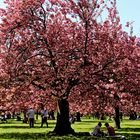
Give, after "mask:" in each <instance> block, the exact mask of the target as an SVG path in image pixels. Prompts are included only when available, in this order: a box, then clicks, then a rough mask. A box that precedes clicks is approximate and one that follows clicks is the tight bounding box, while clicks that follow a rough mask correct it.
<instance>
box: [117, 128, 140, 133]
mask: <svg viewBox="0 0 140 140" xmlns="http://www.w3.org/2000/svg"><path fill="white" fill-rule="evenodd" d="M119 131H120V132H121V131H125V132H140V128H131V127H127V128H121V129H120V130H118V132H119Z"/></svg>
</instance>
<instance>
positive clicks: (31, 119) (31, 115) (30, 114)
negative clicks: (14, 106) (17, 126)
mask: <svg viewBox="0 0 140 140" xmlns="http://www.w3.org/2000/svg"><path fill="white" fill-rule="evenodd" d="M34 115H35V111H34V110H33V108H30V109H29V110H28V112H27V116H28V118H29V125H30V128H32V127H34V122H35V120H34ZM47 115H48V111H47V109H44V110H42V111H41V118H42V120H41V127H43V124H44V123H46V127H48V122H47Z"/></svg>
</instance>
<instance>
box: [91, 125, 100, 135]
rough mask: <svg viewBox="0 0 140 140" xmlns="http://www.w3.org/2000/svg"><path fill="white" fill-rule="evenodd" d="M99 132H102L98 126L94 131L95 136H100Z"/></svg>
mask: <svg viewBox="0 0 140 140" xmlns="http://www.w3.org/2000/svg"><path fill="white" fill-rule="evenodd" d="M99 132H100V126H99V125H97V126H96V127H95V128H94V131H93V133H92V134H93V135H98V134H99Z"/></svg>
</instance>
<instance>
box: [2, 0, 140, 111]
mask: <svg viewBox="0 0 140 140" xmlns="http://www.w3.org/2000/svg"><path fill="white" fill-rule="evenodd" d="M6 4H7V8H6V9H1V10H0V16H1V19H2V22H1V24H0V50H1V55H0V59H1V64H0V65H1V75H0V76H1V95H0V96H1V97H0V98H1V99H2V100H3V101H2V102H1V106H6V108H9V109H16V110H18V109H25V108H27V107H28V106H29V105H31V104H33V106H34V107H36V108H38V107H40V106H41V105H42V104H43V105H46V104H47V107H48V108H49V107H50V108H53V107H54V106H56V103H55V102H54V101H57V100H58V99H67V100H69V102H70V103H71V104H70V105H71V111H78V110H79V111H80V112H83V113H89V112H93V110H94V111H97V110H102V111H103V110H104V111H106V110H108V108H109V107H114V105H115V106H116V105H117V106H121V103H122V104H123V105H125V106H126V108H123V109H124V110H128V108H132V107H134V106H135V107H136V109H137V106H138V105H139V91H140V90H139V78H140V71H139V61H140V59H138V58H139V54H140V53H139V52H140V49H139V46H138V39H137V38H136V37H135V36H129V35H128V34H127V33H126V32H124V31H123V29H122V26H121V24H120V18H119V16H118V13H117V9H116V1H115V0H110V1H109V4H107V3H105V2H104V1H103V0H99V1H95V0H79V1H73V0H65V1H63V0H58V1H55V0H49V1H46V2H44V1H39V0H26V1H23V0H19V1H12V0H11V1H6ZM104 9H106V10H107V11H108V16H107V17H106V19H105V21H103V22H98V17H99V16H101V14H102V11H103V10H104ZM130 98H131V99H130ZM121 101H122V102H121ZM130 102H131V103H130ZM105 107H106V108H105ZM109 111H110V112H112V110H111V108H110V110H109Z"/></svg>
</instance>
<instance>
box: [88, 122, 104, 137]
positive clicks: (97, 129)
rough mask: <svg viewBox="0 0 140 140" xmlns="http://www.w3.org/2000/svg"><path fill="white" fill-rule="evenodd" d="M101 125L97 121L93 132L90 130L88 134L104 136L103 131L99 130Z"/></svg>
mask: <svg viewBox="0 0 140 140" xmlns="http://www.w3.org/2000/svg"><path fill="white" fill-rule="evenodd" d="M101 126H102V123H101V122H99V123H98V125H97V126H96V127H95V128H94V130H93V132H91V133H90V134H91V135H92V136H97V137H103V136H104V132H103V131H101Z"/></svg>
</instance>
